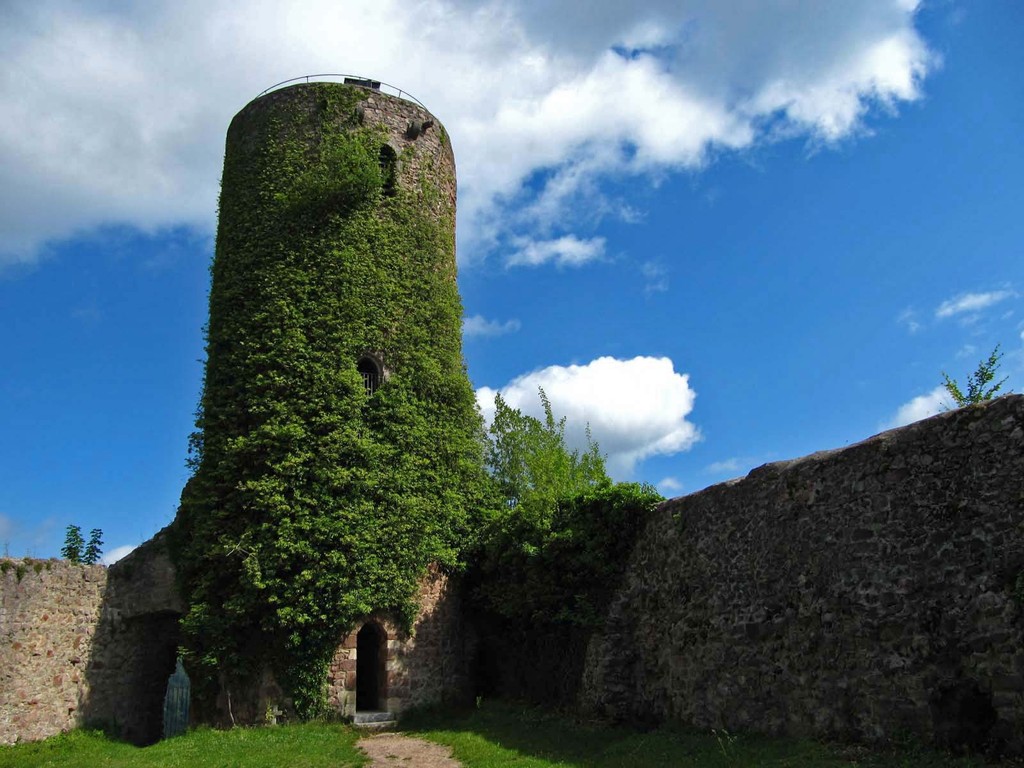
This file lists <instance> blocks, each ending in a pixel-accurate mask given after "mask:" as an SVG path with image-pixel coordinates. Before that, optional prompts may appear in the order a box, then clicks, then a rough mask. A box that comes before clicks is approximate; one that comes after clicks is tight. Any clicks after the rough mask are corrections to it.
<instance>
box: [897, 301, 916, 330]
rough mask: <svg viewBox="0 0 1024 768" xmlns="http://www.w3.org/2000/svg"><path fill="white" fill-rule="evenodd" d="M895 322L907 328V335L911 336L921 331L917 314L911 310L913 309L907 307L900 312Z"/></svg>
mask: <svg viewBox="0 0 1024 768" xmlns="http://www.w3.org/2000/svg"><path fill="white" fill-rule="evenodd" d="M896 322H898V323H900V324H902V325H905V326H906V328H907V333H910V334H911V335H913V334H915V333H917V332H918V331H919V330H921V323H920V322H918V320H917V312H916V311H915V310H914V309H913V307H907V308H906V309H904V310H903V311H902V312H900V314H899V317H897V318H896Z"/></svg>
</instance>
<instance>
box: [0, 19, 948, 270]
mask: <svg viewBox="0 0 1024 768" xmlns="http://www.w3.org/2000/svg"><path fill="white" fill-rule="evenodd" d="M915 12H916V5H915V4H913V3H909V2H907V0H863V1H862V2H858V3H792V2H788V0H731V2H722V0H646V2H641V3H622V2H620V0H595V2H593V3H579V2H576V1H575V0H573V1H572V2H570V0H550V1H548V2H540V0H492V1H491V2H482V3H481V2H480V0H412V1H411V2H404V3H400V2H399V0H345V1H344V2H337V0H306V2H303V3H298V2H295V1H294V0H253V2H249V3H245V4H244V5H241V4H238V3H232V2H229V0H175V1H174V2H171V0H151V1H150V2H147V3H134V4H133V3H96V4H83V3H77V2H73V0H36V2H34V3H31V4H21V6H20V7H18V8H17V10H14V6H11V5H10V4H8V7H5V8H4V10H3V11H2V12H0V19H2V23H0V48H2V50H3V51H4V71H5V75H6V76H5V77H4V78H3V79H2V80H0V99H2V102H3V104H4V109H3V110H2V112H0V231H2V232H4V239H3V241H2V242H0V259H2V260H4V261H6V262H12V261H16V260H31V259H33V258H36V257H37V256H38V253H39V248H40V245H41V244H43V243H45V242H46V241H47V240H51V239H55V238H56V239H59V238H62V237H66V236H68V235H70V234H72V233H75V232H78V231H83V230H89V229H92V228H95V227H96V226H98V225H100V224H103V223H127V224H130V225H134V226H137V227H141V228H143V229H146V230H156V229H159V228H162V227H167V226H173V225H177V224H181V223H184V224H191V225H195V226H197V227H199V228H201V229H203V230H205V231H207V232H208V231H210V229H211V228H212V224H213V220H214V215H215V211H216V200H217V191H218V190H217V187H218V184H217V181H218V178H219V176H220V161H221V153H222V148H223V146H224V132H225V130H226V127H227V124H228V122H229V121H230V119H231V116H232V115H233V114H234V113H235V112H237V111H238V110H239V109H240V108H241V107H242V106H243V105H244V104H245V103H246V102H247V101H248V100H249V99H251V98H252V97H253V96H254V95H255V94H257V93H258V92H259V91H261V90H262V89H263V88H265V87H267V86H268V85H270V84H272V83H275V82H278V81H280V80H282V79H284V78H285V77H288V76H292V75H301V74H305V73H307V72H323V71H327V72H330V71H335V70H337V69H338V68H339V67H340V66H343V67H344V68H346V69H350V70H355V71H356V72H357V73H363V74H368V75H372V76H374V77H377V78H380V79H382V80H384V81H385V82H391V83H395V84H397V85H399V86H400V87H402V88H404V89H406V90H408V91H409V92H411V93H414V94H416V96H418V97H419V98H420V99H421V100H422V101H423V102H424V103H426V104H427V105H428V106H429V107H430V108H431V110H433V111H434V113H435V114H437V115H438V117H439V118H440V119H441V120H442V121H443V122H444V123H445V125H446V127H447V128H448V130H449V133H450V134H451V135H452V138H453V144H454V147H455V150H456V154H457V156H458V161H459V171H460V190H459V191H460V199H459V205H460V213H459V237H460V248H461V253H462V258H463V259H466V258H475V257H479V256H480V255H481V254H483V253H485V252H486V251H488V250H489V249H492V248H494V247H499V248H501V249H503V250H504V252H505V253H508V252H510V251H511V252H514V253H515V254H516V257H518V258H525V259H526V261H525V263H540V261H543V259H541V260H540V261H530V259H529V258H528V257H527V256H525V255H524V254H523V251H524V249H523V248H522V247H521V246H520V245H519V244H518V243H520V242H521V240H520V239H521V238H526V239H527V240H529V241H532V242H537V243H543V242H549V243H550V242H559V241H560V239H561V238H563V237H568V236H572V237H573V238H574V239H573V240H569V241H566V242H568V243H577V244H581V243H591V244H593V243H594V240H593V239H590V240H588V239H586V236H585V235H584V234H580V233H578V232H575V231H574V230H575V229H577V226H575V225H573V223H572V222H574V221H576V222H578V221H589V222H590V223H591V224H592V223H593V217H599V216H601V215H619V214H617V213H615V211H617V210H620V209H621V206H617V205H615V204H609V203H608V202H607V201H605V200H604V199H603V193H602V181H603V180H605V179H607V178H611V177H621V176H622V175H648V174H649V175H651V178H657V177H659V176H661V175H664V173H665V172H667V171H668V172H671V171H675V170H679V169H699V168H701V167H702V166H704V165H705V164H706V163H707V162H709V161H710V160H711V159H713V158H714V156H715V155H716V154H718V153H720V152H722V151H728V150H742V149H745V148H748V147H751V146H753V145H755V144H757V143H759V142H763V141H774V140H776V139H777V138H779V137H781V136H802V137H805V138H809V139H810V140H812V141H820V142H826V143H827V142H834V141H837V140H840V139H842V138H844V137H846V136H850V135H857V134H858V133H862V132H863V129H864V119H865V116H866V115H867V114H868V112H869V111H870V109H871V108H872V106H873V105H880V106H882V107H883V108H885V109H888V110H892V109H893V108H895V107H896V106H898V105H899V104H900V103H901V102H908V101H912V100H915V99H917V98H919V97H920V94H921V81H922V80H923V79H924V78H925V77H926V76H927V74H928V73H929V71H930V70H931V69H933V68H934V67H935V66H936V65H937V60H936V58H935V57H934V55H933V54H932V53H931V52H930V51H929V50H928V48H927V45H926V44H925V42H924V41H923V40H922V38H921V36H920V35H919V34H918V32H917V31H916V29H915V27H914V14H915ZM339 51H342V52H344V64H342V65H340V64H339V58H338V57H339ZM68 72H73V73H74V77H69V76H68V75H67V73H68ZM588 217H590V218H588ZM541 252H543V249H541ZM559 254H562V258H563V262H562V263H581V261H580V259H582V260H583V261H585V260H586V259H583V258H582V256H579V255H578V256H577V257H576V258H577V261H572V258H573V257H572V256H571V255H568V254H567V253H566V251H565V249H562V250H561V251H557V252H556V253H555V255H554V256H552V257H550V258H551V259H552V260H554V261H555V262H556V263H559ZM533 258H534V259H538V258H539V255H535V256H534V257H533ZM565 260H568V261H565Z"/></svg>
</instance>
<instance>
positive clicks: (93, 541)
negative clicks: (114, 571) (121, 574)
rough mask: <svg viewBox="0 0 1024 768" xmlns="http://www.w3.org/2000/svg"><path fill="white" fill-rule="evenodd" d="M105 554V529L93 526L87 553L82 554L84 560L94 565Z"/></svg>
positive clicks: (87, 563)
mask: <svg viewBox="0 0 1024 768" xmlns="http://www.w3.org/2000/svg"><path fill="white" fill-rule="evenodd" d="M102 556H103V531H102V530H100V529H99V528H93V529H92V530H91V531H89V543H88V544H86V545H85V554H84V555H83V556H82V562H83V563H84V564H85V565H94V564H95V563H98V562H99V561H100V558H101V557H102Z"/></svg>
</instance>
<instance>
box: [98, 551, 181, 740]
mask: <svg viewBox="0 0 1024 768" xmlns="http://www.w3.org/2000/svg"><path fill="white" fill-rule="evenodd" d="M183 612H184V604H183V603H182V601H181V598H180V597H179V596H178V592H177V587H176V584H175V571H174V566H173V564H172V563H171V557H170V553H169V552H168V550H167V534H166V532H165V531H161V532H160V533H158V534H157V535H156V536H155V537H153V538H152V539H150V540H149V541H148V542H146V543H145V544H143V545H142V546H140V547H139V548H138V549H136V550H135V551H134V552H132V553H131V554H129V555H128V556H127V557H125V558H124V559H122V560H119V561H118V562H117V563H115V564H114V565H112V566H111V567H110V568H109V569H108V574H107V590H106V594H105V596H104V600H103V604H102V608H101V612H100V617H99V622H98V623H97V626H96V633H95V641H94V643H93V652H92V654H91V656H90V658H89V664H88V666H87V668H86V676H87V678H88V682H89V696H88V697H87V698H86V700H85V702H84V704H83V707H82V718H83V721H84V722H86V723H91V724H97V725H102V726H103V727H105V728H108V729H109V730H111V731H112V732H113V733H115V734H117V735H118V736H119V737H120V738H123V739H126V740H127V741H130V742H132V743H134V744H152V743H153V742H155V741H157V740H158V739H160V737H161V735H162V733H163V702H164V694H165V693H166V691H167V678H168V677H170V676H171V674H172V673H173V672H174V666H175V661H176V659H177V656H178V644H179V634H178V620H179V619H180V617H181V615H182V613H183Z"/></svg>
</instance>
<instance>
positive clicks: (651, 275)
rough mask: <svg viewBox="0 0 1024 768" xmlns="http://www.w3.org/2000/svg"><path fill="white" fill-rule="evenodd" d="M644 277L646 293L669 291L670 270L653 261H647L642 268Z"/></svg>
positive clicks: (648, 294)
mask: <svg viewBox="0 0 1024 768" xmlns="http://www.w3.org/2000/svg"><path fill="white" fill-rule="evenodd" d="M640 272H641V274H642V275H643V276H644V293H645V294H646V295H647V296H650V295H651V294H654V293H665V291H667V290H668V270H667V269H665V268H664V267H663V266H661V265H660V264H657V263H655V262H653V261H645V262H644V263H643V266H641V267H640Z"/></svg>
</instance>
